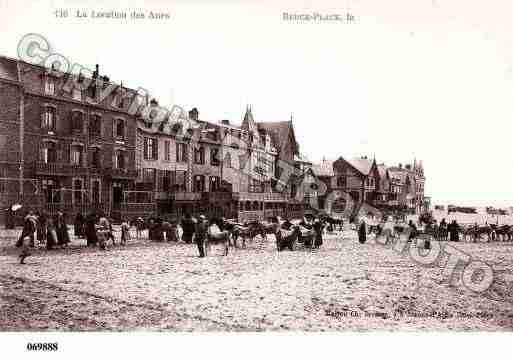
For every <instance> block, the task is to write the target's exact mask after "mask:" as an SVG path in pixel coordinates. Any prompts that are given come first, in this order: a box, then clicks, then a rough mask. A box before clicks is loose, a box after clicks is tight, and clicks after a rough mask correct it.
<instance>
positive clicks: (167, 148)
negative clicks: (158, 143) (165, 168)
mask: <svg viewBox="0 0 513 359" xmlns="http://www.w3.org/2000/svg"><path fill="white" fill-rule="evenodd" d="M164 160H165V161H171V142H170V141H169V140H166V141H164Z"/></svg>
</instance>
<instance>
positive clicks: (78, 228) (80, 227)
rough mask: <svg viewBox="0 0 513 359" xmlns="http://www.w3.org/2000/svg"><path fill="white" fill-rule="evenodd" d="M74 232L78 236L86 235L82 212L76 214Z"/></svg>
mask: <svg viewBox="0 0 513 359" xmlns="http://www.w3.org/2000/svg"><path fill="white" fill-rule="evenodd" d="M74 234H75V237H77V238H80V237H82V236H83V235H84V216H83V215H82V213H80V212H78V213H77V215H76V216H75V223H74Z"/></svg>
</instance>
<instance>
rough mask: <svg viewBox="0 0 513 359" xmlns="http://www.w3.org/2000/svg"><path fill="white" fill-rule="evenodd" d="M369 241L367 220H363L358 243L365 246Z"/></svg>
mask: <svg viewBox="0 0 513 359" xmlns="http://www.w3.org/2000/svg"><path fill="white" fill-rule="evenodd" d="M366 241H367V225H366V223H365V220H363V219H362V221H361V222H360V227H359V228H358V242H360V243H361V244H364V243H365V242H366Z"/></svg>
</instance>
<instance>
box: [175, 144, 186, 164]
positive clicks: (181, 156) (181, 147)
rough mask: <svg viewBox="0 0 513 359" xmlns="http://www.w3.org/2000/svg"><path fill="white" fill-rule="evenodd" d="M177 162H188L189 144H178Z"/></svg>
mask: <svg viewBox="0 0 513 359" xmlns="http://www.w3.org/2000/svg"><path fill="white" fill-rule="evenodd" d="M176 162H187V144H186V143H177V144H176Z"/></svg>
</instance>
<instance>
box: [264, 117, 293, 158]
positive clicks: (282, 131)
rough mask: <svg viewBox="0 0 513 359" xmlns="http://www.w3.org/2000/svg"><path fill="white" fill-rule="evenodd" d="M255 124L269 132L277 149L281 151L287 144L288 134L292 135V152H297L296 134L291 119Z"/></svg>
mask: <svg viewBox="0 0 513 359" xmlns="http://www.w3.org/2000/svg"><path fill="white" fill-rule="evenodd" d="M257 126H258V128H259V129H262V130H264V131H266V132H267V133H269V135H270V136H271V139H272V141H273V143H274V145H275V146H276V148H277V149H278V151H281V150H282V149H283V148H284V147H285V146H286V145H287V142H288V139H289V136H292V139H293V141H294V143H293V145H294V154H299V146H298V143H297V141H296V135H295V134H294V126H293V125H292V121H278V122H258V123H257Z"/></svg>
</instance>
